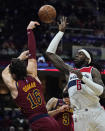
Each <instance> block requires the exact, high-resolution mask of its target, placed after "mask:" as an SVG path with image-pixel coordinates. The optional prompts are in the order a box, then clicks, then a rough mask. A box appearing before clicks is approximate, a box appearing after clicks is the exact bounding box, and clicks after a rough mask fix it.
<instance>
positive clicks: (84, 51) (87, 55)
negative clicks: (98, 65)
mask: <svg viewBox="0 0 105 131" xmlns="http://www.w3.org/2000/svg"><path fill="white" fill-rule="evenodd" d="M78 52H83V53H84V54H85V55H86V57H87V58H89V62H88V64H90V63H91V56H90V54H89V53H88V51H86V50H85V49H80V50H78Z"/></svg>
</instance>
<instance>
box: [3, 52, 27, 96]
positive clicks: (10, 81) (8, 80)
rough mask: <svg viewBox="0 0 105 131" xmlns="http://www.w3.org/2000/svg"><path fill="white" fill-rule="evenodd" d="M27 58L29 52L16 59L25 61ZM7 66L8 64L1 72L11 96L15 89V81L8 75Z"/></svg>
mask: <svg viewBox="0 0 105 131" xmlns="http://www.w3.org/2000/svg"><path fill="white" fill-rule="evenodd" d="M28 57H29V51H24V52H22V53H21V54H20V56H19V57H18V58H16V59H20V60H26V59H27V58H28ZM9 66H10V64H9V65H8V66H7V67H6V68H5V69H4V70H3V71H2V79H3V81H4V83H5V85H6V86H7V87H8V89H9V90H10V91H11V94H12V92H13V91H14V89H15V87H16V83H15V82H16V81H15V80H14V79H13V76H12V74H11V73H10V69H9Z"/></svg>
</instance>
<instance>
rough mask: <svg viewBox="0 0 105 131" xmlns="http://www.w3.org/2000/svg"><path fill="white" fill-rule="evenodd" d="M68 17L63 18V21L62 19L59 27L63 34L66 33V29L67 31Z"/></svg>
mask: <svg viewBox="0 0 105 131" xmlns="http://www.w3.org/2000/svg"><path fill="white" fill-rule="evenodd" d="M67 24H68V23H67V17H64V16H63V17H62V18H61V19H60V23H58V26H59V31H62V32H64V31H65V29H66V26H67Z"/></svg>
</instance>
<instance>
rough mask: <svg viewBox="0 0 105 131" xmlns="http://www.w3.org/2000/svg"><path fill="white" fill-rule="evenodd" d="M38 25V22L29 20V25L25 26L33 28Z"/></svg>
mask: <svg viewBox="0 0 105 131" xmlns="http://www.w3.org/2000/svg"><path fill="white" fill-rule="evenodd" d="M38 25H40V24H39V22H37V21H30V23H29V25H28V26H27V30H28V29H34V28H36V26H38Z"/></svg>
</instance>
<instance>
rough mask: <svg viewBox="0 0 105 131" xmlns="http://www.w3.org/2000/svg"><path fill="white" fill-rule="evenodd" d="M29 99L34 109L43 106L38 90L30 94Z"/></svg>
mask: <svg viewBox="0 0 105 131" xmlns="http://www.w3.org/2000/svg"><path fill="white" fill-rule="evenodd" d="M27 99H28V100H29V101H30V103H31V108H32V109H34V108H36V107H37V106H39V105H41V104H42V99H41V96H40V92H39V90H38V89H35V90H34V91H33V93H29V94H28V96H27Z"/></svg>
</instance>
